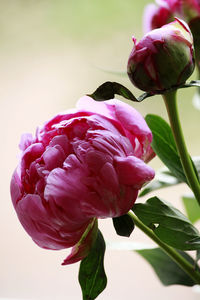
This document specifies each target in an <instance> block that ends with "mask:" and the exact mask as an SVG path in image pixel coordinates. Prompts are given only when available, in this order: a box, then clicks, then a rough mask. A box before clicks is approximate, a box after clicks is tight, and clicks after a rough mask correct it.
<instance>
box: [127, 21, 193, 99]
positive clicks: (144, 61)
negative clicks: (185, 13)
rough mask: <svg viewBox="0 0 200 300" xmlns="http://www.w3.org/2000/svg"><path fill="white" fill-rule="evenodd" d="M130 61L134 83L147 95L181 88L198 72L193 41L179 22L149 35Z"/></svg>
mask: <svg viewBox="0 0 200 300" xmlns="http://www.w3.org/2000/svg"><path fill="white" fill-rule="evenodd" d="M133 41H134V48H133V50H132V52H131V54H130V57H129V60H128V67H127V72H128V76H129V78H130V80H131V82H132V83H133V84H134V85H135V86H136V87H138V88H139V89H141V90H144V91H146V92H153V93H158V92H164V91H165V90H168V89H170V88H175V87H179V86H180V85H182V84H183V83H184V82H185V81H186V80H187V78H188V77H189V76H190V75H191V74H192V72H193V70H194V57H193V38H192V34H191V32H190V29H189V27H188V26H187V24H186V23H185V22H184V21H182V20H179V19H176V20H175V21H174V22H171V23H169V24H167V25H164V26H163V27H161V28H159V29H155V30H152V31H150V32H149V33H147V34H146V35H145V36H144V37H143V39H142V40H141V41H140V42H138V43H136V39H135V38H133Z"/></svg>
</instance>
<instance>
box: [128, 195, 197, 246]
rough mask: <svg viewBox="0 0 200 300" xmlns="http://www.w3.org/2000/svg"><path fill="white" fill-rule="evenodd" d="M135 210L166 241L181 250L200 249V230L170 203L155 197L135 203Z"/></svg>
mask: <svg viewBox="0 0 200 300" xmlns="http://www.w3.org/2000/svg"><path fill="white" fill-rule="evenodd" d="M133 211H134V213H135V214H136V215H137V217H138V218H139V219H140V220H141V221H142V222H143V223H144V224H145V225H147V226H148V227H150V228H151V229H152V230H153V231H154V233H155V234H156V235H157V236H158V237H159V238H160V240H162V241H163V242H164V243H166V244H168V245H170V246H172V247H174V248H177V249H179V250H198V249H200V234H199V232H198V230H197V229H196V228H195V227H194V226H193V225H192V223H191V222H190V221H189V220H188V219H187V218H186V217H185V216H184V215H183V214H182V213H181V212H180V211H179V210H178V209H176V208H175V207H173V206H172V205H171V204H170V203H168V202H166V201H163V200H160V199H159V198H157V197H153V198H150V199H149V200H147V202H146V203H144V204H142V203H138V204H135V205H134V207H133Z"/></svg>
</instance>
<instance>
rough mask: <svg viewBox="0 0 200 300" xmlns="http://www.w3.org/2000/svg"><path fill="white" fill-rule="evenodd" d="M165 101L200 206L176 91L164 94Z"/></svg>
mask: <svg viewBox="0 0 200 300" xmlns="http://www.w3.org/2000/svg"><path fill="white" fill-rule="evenodd" d="M163 99H164V101H165V106H166V108H167V112H168V116H169V120H170V124H171V128H172V132H173V135H174V139H175V142H176V146H177V149H178V152H179V155H180V159H181V163H182V166H183V170H184V172H185V176H186V178H187V181H188V184H189V186H190V188H191V190H192V191H193V193H194V195H195V197H196V199H197V201H198V203H199V205H200V184H199V180H198V178H197V176H196V173H195V171H194V168H193V165H192V161H191V158H190V155H189V153H188V151H187V147H186V144H185V141H184V137H183V132H182V128H181V124H180V120H179V116H178V109H177V102H176V91H173V92H168V93H165V94H163Z"/></svg>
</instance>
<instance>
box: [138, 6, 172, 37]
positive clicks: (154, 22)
mask: <svg viewBox="0 0 200 300" xmlns="http://www.w3.org/2000/svg"><path fill="white" fill-rule="evenodd" d="M172 20H173V13H172V12H171V11H170V10H169V8H167V7H165V6H157V5H155V4H153V3H152V4H148V5H147V6H146V7H145V10H144V15H143V30H144V33H147V32H149V31H151V30H153V29H156V28H160V27H162V26H163V25H165V24H168V23H170V22H171V21H172Z"/></svg>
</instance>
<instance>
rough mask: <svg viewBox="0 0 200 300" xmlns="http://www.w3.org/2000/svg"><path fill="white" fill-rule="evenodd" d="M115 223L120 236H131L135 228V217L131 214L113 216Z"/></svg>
mask: <svg viewBox="0 0 200 300" xmlns="http://www.w3.org/2000/svg"><path fill="white" fill-rule="evenodd" d="M112 220H113V225H114V228H115V230H116V233H117V234H118V235H120V236H126V237H129V236H130V235H131V233H132V231H133V230H134V222H133V219H132V218H131V217H130V216H129V215H127V214H126V215H123V216H121V217H117V218H113V219H112Z"/></svg>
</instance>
